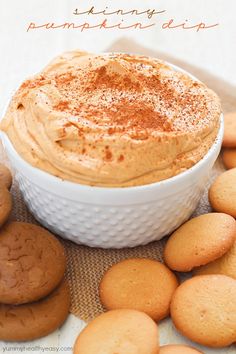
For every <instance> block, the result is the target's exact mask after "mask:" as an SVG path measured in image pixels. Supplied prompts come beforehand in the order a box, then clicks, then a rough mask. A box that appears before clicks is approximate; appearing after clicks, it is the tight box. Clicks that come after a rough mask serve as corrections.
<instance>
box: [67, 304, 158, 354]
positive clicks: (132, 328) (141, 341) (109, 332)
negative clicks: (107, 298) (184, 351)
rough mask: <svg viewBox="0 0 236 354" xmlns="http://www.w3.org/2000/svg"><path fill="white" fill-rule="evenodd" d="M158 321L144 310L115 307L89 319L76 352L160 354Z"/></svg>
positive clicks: (80, 335)
mask: <svg viewBox="0 0 236 354" xmlns="http://www.w3.org/2000/svg"><path fill="white" fill-rule="evenodd" d="M158 337H159V336H158V328H157V325H156V324H155V322H154V321H153V320H152V319H151V318H150V317H149V316H147V315H146V314H145V313H143V312H139V311H135V310H113V311H108V312H106V313H103V314H102V315H100V316H98V317H97V318H95V319H94V320H93V321H92V322H90V323H89V324H88V325H87V326H86V327H85V329H84V330H83V331H82V332H81V333H80V334H79V336H78V337H77V340H76V342H75V345H74V351H73V353H74V354H98V353H103V354H105V353H106V354H108V353H114V354H115V353H117V354H128V353H129V354H131V353H132V354H147V353H148V354H158V353H159V338H158Z"/></svg>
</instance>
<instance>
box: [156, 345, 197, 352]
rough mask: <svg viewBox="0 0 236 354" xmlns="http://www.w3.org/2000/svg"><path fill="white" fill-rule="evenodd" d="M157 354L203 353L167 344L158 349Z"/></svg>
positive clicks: (183, 346) (187, 347)
mask: <svg viewBox="0 0 236 354" xmlns="http://www.w3.org/2000/svg"><path fill="white" fill-rule="evenodd" d="M159 354H203V353H202V352H200V351H198V350H197V349H194V348H192V347H189V346H187V345H181V344H169V345H164V346H163V347H160V351H159Z"/></svg>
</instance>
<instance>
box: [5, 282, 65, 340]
mask: <svg viewBox="0 0 236 354" xmlns="http://www.w3.org/2000/svg"><path fill="white" fill-rule="evenodd" d="M69 307H70V294H69V287H68V285H67V283H66V282H65V281H63V282H62V283H61V284H60V285H59V286H58V287H57V288H56V289H55V290H54V291H53V292H52V293H51V294H50V295H48V296H47V297H45V298H43V299H41V300H39V301H36V302H32V303H30V304H24V305H18V306H14V305H4V304H0V339H1V340H5V341H27V340H32V339H36V338H40V337H44V336H46V335H48V334H49V333H51V332H53V331H55V330H56V329H57V328H58V327H60V326H61V325H62V323H63V322H64V321H65V319H66V318H67V316H68V313H69Z"/></svg>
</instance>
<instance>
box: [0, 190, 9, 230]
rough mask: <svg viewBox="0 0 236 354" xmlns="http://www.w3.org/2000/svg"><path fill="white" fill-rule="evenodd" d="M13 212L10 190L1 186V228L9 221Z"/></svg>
mask: <svg viewBox="0 0 236 354" xmlns="http://www.w3.org/2000/svg"><path fill="white" fill-rule="evenodd" d="M11 210H12V197H11V193H10V192H9V191H8V189H7V188H6V187H5V186H3V185H0V226H2V225H3V224H4V223H5V222H6V221H7V219H8V217H9V215H10V212H11Z"/></svg>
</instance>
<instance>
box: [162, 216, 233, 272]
mask: <svg viewBox="0 0 236 354" xmlns="http://www.w3.org/2000/svg"><path fill="white" fill-rule="evenodd" d="M235 237H236V221H235V220H234V218H232V217H231V216H230V215H227V214H223V213H211V214H204V215H200V216H198V217H196V218H193V219H191V220H189V221H187V222H186V223H185V224H183V225H182V226H180V228H178V229H177V230H176V231H175V232H174V233H173V234H172V235H171V236H170V238H169V240H168V241H167V243H166V246H165V249H164V260H165V263H166V264H167V265H168V267H169V268H171V269H173V270H176V271H179V272H187V271H190V270H192V269H193V268H195V267H198V266H200V265H203V264H207V263H209V262H212V261H214V260H215V259H217V258H219V257H221V256H222V255H223V254H225V253H226V252H227V251H228V250H229V249H230V248H231V247H232V245H233V243H234V240H235Z"/></svg>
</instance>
